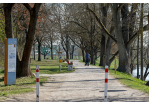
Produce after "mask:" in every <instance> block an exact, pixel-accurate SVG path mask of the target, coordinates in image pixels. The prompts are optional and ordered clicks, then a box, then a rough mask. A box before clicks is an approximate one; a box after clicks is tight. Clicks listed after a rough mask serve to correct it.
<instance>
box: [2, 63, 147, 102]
mask: <svg viewBox="0 0 149 105" xmlns="http://www.w3.org/2000/svg"><path fill="white" fill-rule="evenodd" d="M73 64H74V66H75V68H76V70H75V72H73V73H63V74H55V75H47V74H40V76H48V77H49V80H48V82H47V83H45V84H43V85H42V86H40V94H39V97H40V102H103V101H104V86H105V83H104V82H105V71H104V69H101V68H99V67H95V66H84V64H83V63H80V62H79V61H78V60H73ZM3 101H5V102H36V91H34V92H30V93H25V94H18V95H13V96H9V97H7V98H6V100H3ZM108 102H149V96H148V95H147V94H146V93H143V92H140V91H138V90H135V89H131V88H128V87H126V86H125V85H122V84H121V83H120V82H119V81H118V80H116V79H115V78H114V77H113V76H111V75H108Z"/></svg>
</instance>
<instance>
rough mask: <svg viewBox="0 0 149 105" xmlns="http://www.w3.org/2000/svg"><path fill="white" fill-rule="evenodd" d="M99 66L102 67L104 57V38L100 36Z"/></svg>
mask: <svg viewBox="0 0 149 105" xmlns="http://www.w3.org/2000/svg"><path fill="white" fill-rule="evenodd" d="M100 46H101V47H100V48H101V50H100V64H99V66H104V55H105V36H104V35H102V38H101V43H100Z"/></svg>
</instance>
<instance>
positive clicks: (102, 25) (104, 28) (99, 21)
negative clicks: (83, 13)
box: [86, 7, 117, 43]
mask: <svg viewBox="0 0 149 105" xmlns="http://www.w3.org/2000/svg"><path fill="white" fill-rule="evenodd" d="M86 9H87V10H88V11H90V12H92V14H93V15H94V16H95V18H96V20H97V21H98V23H99V24H100V25H101V27H102V28H103V30H104V31H105V32H106V33H107V35H108V36H109V37H110V38H111V39H112V40H113V41H115V42H116V43H117V40H116V39H115V38H114V37H113V36H112V35H111V34H110V32H109V31H108V30H107V29H106V27H105V26H104V24H103V23H102V22H101V20H100V18H99V17H98V16H97V15H96V13H95V12H94V11H93V10H91V9H89V8H88V7H87V8H86Z"/></svg>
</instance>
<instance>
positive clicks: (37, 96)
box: [36, 65, 39, 102]
mask: <svg viewBox="0 0 149 105" xmlns="http://www.w3.org/2000/svg"><path fill="white" fill-rule="evenodd" d="M36 102H39V65H36Z"/></svg>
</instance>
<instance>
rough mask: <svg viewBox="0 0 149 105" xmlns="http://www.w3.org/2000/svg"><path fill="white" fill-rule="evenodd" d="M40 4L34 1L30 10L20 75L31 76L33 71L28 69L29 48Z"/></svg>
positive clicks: (31, 43)
mask: <svg viewBox="0 0 149 105" xmlns="http://www.w3.org/2000/svg"><path fill="white" fill-rule="evenodd" d="M40 5H41V4H40V3H37V4H36V3H35V4H34V7H33V9H32V10H30V24H29V28H28V33H27V37H26V43H25V47H24V51H23V57H22V72H21V74H20V75H21V76H33V73H32V72H31V69H30V54H31V49H32V45H33V40H34V35H35V29H36V23H37V18H38V11H39V8H40Z"/></svg>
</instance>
